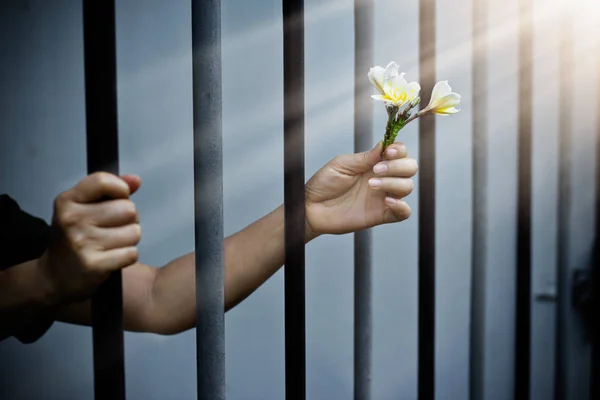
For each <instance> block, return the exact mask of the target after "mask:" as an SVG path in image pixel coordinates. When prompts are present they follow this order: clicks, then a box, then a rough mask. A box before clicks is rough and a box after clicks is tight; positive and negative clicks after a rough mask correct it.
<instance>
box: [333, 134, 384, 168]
mask: <svg viewBox="0 0 600 400" xmlns="http://www.w3.org/2000/svg"><path fill="white" fill-rule="evenodd" d="M382 150H383V141H380V142H378V143H377V144H376V145H375V147H373V148H372V149H371V150H367V151H363V152H361V153H354V154H345V155H341V156H339V157H338V159H337V165H338V167H339V168H340V169H342V170H343V171H344V172H346V173H352V174H361V173H363V172H365V171H368V170H370V169H371V168H373V166H374V165H375V164H377V163H378V162H379V161H381V151H382Z"/></svg>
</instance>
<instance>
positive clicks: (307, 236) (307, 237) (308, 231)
mask: <svg viewBox="0 0 600 400" xmlns="http://www.w3.org/2000/svg"><path fill="white" fill-rule="evenodd" d="M304 226H305V229H304V243H305V244H308V243H309V242H310V241H312V240H314V239H316V238H318V237H319V236H320V234H318V233H316V232H315V231H314V229H312V227H311V226H310V222H309V221H308V217H306V222H305V223H304Z"/></svg>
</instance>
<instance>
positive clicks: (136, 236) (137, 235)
mask: <svg viewBox="0 0 600 400" xmlns="http://www.w3.org/2000/svg"><path fill="white" fill-rule="evenodd" d="M141 239H142V227H141V226H140V225H139V224H133V225H131V241H133V242H134V243H135V244H137V243H139V241H140V240H141Z"/></svg>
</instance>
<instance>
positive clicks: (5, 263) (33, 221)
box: [0, 194, 52, 344]
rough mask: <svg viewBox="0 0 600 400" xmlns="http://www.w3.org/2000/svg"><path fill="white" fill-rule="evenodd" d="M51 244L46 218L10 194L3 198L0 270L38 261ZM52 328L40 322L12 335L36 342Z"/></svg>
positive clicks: (20, 339)
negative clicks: (19, 203) (21, 203)
mask: <svg viewBox="0 0 600 400" xmlns="http://www.w3.org/2000/svg"><path fill="white" fill-rule="evenodd" d="M49 242H50V227H49V226H48V224H47V223H46V222H45V221H44V220H43V219H41V218H37V217H34V216H32V215H30V214H28V213H26V212H25V211H23V210H21V208H20V207H19V205H18V204H17V203H16V202H15V201H14V200H13V199H11V198H10V197H9V196H8V195H5V194H3V195H0V270H4V269H7V268H10V267H13V266H15V265H17V264H22V263H24V262H27V261H30V260H33V259H36V258H39V257H40V256H41V255H42V254H44V252H45V251H46V248H47V247H48V243H49ZM51 325H52V321H51V320H47V321H40V322H38V323H35V324H32V325H31V326H28V327H27V328H26V329H23V330H21V331H19V332H14V333H13V336H14V337H16V338H17V339H19V341H21V342H22V343H26V344H27V343H33V342H35V341H36V340H38V339H39V338H40V337H41V336H42V335H44V333H46V331H47V330H48V329H49V328H50V326H51Z"/></svg>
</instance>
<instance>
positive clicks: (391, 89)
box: [368, 61, 421, 107]
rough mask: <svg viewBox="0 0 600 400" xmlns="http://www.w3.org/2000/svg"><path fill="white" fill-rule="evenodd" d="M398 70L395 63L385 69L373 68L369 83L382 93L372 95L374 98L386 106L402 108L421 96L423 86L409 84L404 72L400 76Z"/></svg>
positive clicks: (370, 72)
mask: <svg viewBox="0 0 600 400" xmlns="http://www.w3.org/2000/svg"><path fill="white" fill-rule="evenodd" d="M398 69H399V67H398V65H397V64H396V63H395V62H393V61H392V62H391V63H389V64H388V65H387V66H386V67H385V69H383V68H382V67H379V66H377V67H374V68H371V70H370V71H369V74H368V77H369V81H370V82H371V84H372V85H373V86H374V87H375V89H377V91H378V92H379V93H380V94H376V95H372V96H371V97H372V98H374V99H375V100H380V101H383V102H385V103H386V105H392V106H396V107H402V106H403V105H404V104H406V103H408V102H411V101H413V100H415V99H416V98H417V97H418V96H419V91H420V90H421V86H420V85H419V84H418V83H417V82H410V83H408V82H407V81H406V79H404V75H405V73H404V72H403V73H401V74H400V75H398Z"/></svg>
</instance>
